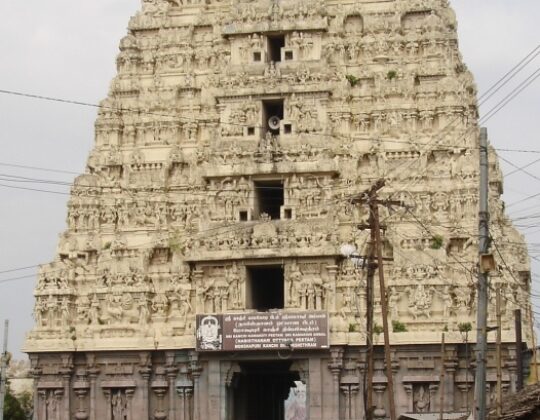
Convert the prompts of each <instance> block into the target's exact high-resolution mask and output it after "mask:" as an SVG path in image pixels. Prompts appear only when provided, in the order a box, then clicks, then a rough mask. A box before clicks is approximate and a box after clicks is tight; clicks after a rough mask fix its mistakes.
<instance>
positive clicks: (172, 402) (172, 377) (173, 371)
mask: <svg viewBox="0 0 540 420" xmlns="http://www.w3.org/2000/svg"><path fill="white" fill-rule="evenodd" d="M166 372H167V381H168V384H169V416H168V420H176V398H175V393H174V385H175V384H174V382H175V381H176V375H177V373H178V369H177V368H174V367H168V368H167V371H166Z"/></svg>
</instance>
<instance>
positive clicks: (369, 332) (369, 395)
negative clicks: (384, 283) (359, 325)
mask: <svg viewBox="0 0 540 420" xmlns="http://www.w3.org/2000/svg"><path fill="white" fill-rule="evenodd" d="M372 218H373V216H372V214H371V213H370V214H369V225H370V226H372V223H373V220H372ZM370 242H371V243H370V250H369V258H368V267H367V278H366V343H367V346H368V348H367V354H366V358H367V368H366V377H367V381H366V402H365V412H366V420H373V370H374V361H373V277H374V276H375V261H374V260H375V247H374V245H375V231H374V230H373V229H371V231H370Z"/></svg>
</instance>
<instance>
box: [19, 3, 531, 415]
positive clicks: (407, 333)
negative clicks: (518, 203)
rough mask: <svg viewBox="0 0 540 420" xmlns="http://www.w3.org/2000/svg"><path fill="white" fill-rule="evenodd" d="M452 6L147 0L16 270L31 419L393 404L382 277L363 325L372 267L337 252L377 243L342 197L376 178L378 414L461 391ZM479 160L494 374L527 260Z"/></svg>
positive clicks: (464, 171) (473, 136) (453, 406)
mask: <svg viewBox="0 0 540 420" xmlns="http://www.w3.org/2000/svg"><path fill="white" fill-rule="evenodd" d="M456 25H457V23H456V18H455V15H454V13H453V11H452V10H451V9H450V7H449V4H448V1H447V0H354V1H352V0H325V1H318V0H317V1H316V0H229V1H225V0H206V1H202V0H143V1H142V7H141V10H140V11H139V12H138V13H137V14H136V15H135V16H134V17H132V18H131V20H130V22H129V30H128V35H127V36H125V37H124V38H123V39H122V40H121V42H120V53H119V55H118V58H117V64H118V75H117V76H116V77H115V78H114V80H113V81H112V84H111V88H110V92H109V94H108V96H107V98H106V99H104V100H103V102H102V103H101V105H102V106H101V108H100V110H99V115H98V117H97V120H96V125H95V134H96V135H95V147H94V149H93V151H92V152H91V154H90V156H89V158H88V164H87V169H86V171H85V173H84V174H82V175H81V176H79V177H78V178H77V179H76V180H75V183H74V186H73V188H72V192H71V199H70V201H69V209H68V216H67V224H68V226H67V229H66V231H65V232H64V234H63V235H62V237H61V239H60V242H59V245H58V251H57V254H56V258H55V259H54V261H53V262H51V263H50V264H47V265H44V266H43V267H42V268H41V271H40V274H39V279H38V282H37V286H36V289H35V298H36V303H35V320H36V322H35V327H34V329H33V330H32V331H31V332H29V334H28V339H27V341H26V345H25V351H27V352H28V353H29V354H30V358H31V362H32V372H33V375H34V377H35V391H36V392H35V400H34V403H35V417H34V418H35V419H39V420H42V419H43V420H45V419H47V420H68V419H73V418H75V419H80V420H84V419H89V420H146V419H159V420H165V419H167V420H252V419H257V420H284V419H287V420H291V419H295V420H307V419H311V420H338V419H339V420H345V419H347V420H351V419H355V420H358V419H363V418H365V413H366V411H371V412H372V413H373V415H374V417H375V418H380V419H384V418H388V416H389V414H388V413H389V405H388V401H389V399H388V391H387V384H388V377H387V376H386V370H385V366H384V358H383V351H382V341H383V340H382V334H381V331H380V326H381V325H382V310H381V293H380V291H379V290H378V287H375V290H374V296H375V299H374V302H373V304H372V305H370V307H371V308H373V312H374V317H375V320H374V323H375V325H374V328H373V330H374V332H373V336H372V337H367V334H366V325H367V324H366V313H367V300H366V293H367V292H366V290H367V286H368V283H370V279H369V278H368V273H367V269H366V268H365V266H362V264H358V262H359V259H358V258H356V259H354V258H353V259H351V258H346V257H344V256H343V255H342V253H341V251H340V250H341V249H343V248H344V247H343V246H344V245H347V246H346V247H345V248H348V249H350V250H353V249H354V250H356V253H357V254H359V255H360V256H367V255H369V254H370V252H371V249H373V244H372V243H371V241H370V229H369V228H368V227H366V226H367V225H368V219H369V214H368V213H369V212H368V209H367V207H366V206H365V205H363V204H362V203H355V202H354V201H355V200H354V198H355V197H358V195H359V194H360V193H362V192H364V191H366V190H368V189H369V188H371V187H372V186H373V185H374V184H375V183H376V182H377V181H378V180H381V179H382V180H384V181H385V184H386V185H385V186H384V188H382V189H381V190H380V191H379V196H380V198H381V199H385V198H388V199H391V200H392V201H399V202H401V203H404V204H405V205H406V206H405V207H404V206H394V207H387V206H380V208H379V210H380V213H381V223H382V225H383V230H382V236H383V238H382V242H383V246H382V248H383V253H384V260H385V261H384V274H385V277H386V283H387V290H385V291H383V292H384V293H383V294H385V295H386V296H387V300H388V302H389V306H390V310H389V313H388V318H389V321H390V325H391V327H392V330H391V331H390V342H391V346H392V351H391V360H392V372H393V375H392V376H393V381H394V395H393V397H394V400H395V404H396V409H397V412H398V414H404V413H427V412H435V411H437V412H438V411H439V409H440V402H441V398H440V394H441V392H443V390H444V393H445V397H444V402H443V404H444V409H445V410H446V411H455V412H465V411H468V410H469V409H470V408H471V406H472V393H473V392H472V384H473V378H474V366H473V363H471V362H472V360H474V357H473V352H472V349H473V345H474V342H475V340H476V336H475V333H474V331H475V322H476V316H475V314H476V303H475V302H476V295H475V285H476V271H477V268H476V267H477V260H478V255H477V254H478V251H477V249H478V240H477V238H478V234H477V226H478V216H477V214H478V172H479V171H478V154H479V146H478V144H479V143H478V137H479V127H478V110H477V102H476V93H477V92H476V87H475V84H474V81H473V78H472V76H471V74H470V72H469V71H468V70H467V67H466V66H465V64H464V63H463V62H462V58H461V55H460V53H459V50H458V42H457V35H456ZM490 172H491V179H490V210H491V234H492V236H493V240H494V243H495V244H496V246H497V249H498V250H499V251H500V256H502V257H500V258H497V260H498V261H497V262H498V270H497V272H496V273H492V274H495V275H494V276H492V280H491V290H490V293H491V298H490V303H489V311H490V313H489V317H490V321H492V322H494V319H495V299H494V296H495V293H494V290H496V289H497V288H500V289H501V294H502V296H503V305H502V306H503V307H502V311H503V342H504V346H503V366H504V374H503V387H504V390H505V392H512V391H513V390H515V384H516V353H515V351H514V350H513V349H514V347H512V346H511V345H510V344H511V342H512V340H513V339H514V332H513V315H512V312H513V310H514V309H516V308H521V309H522V310H523V311H524V314H525V316H524V318H525V319H526V320H527V319H528V312H527V311H528V309H529V291H530V289H529V282H530V275H529V262H528V255H527V251H526V247H525V244H524V241H523V238H522V237H521V235H520V234H519V233H518V232H517V231H516V230H515V229H514V228H513V227H512V225H511V224H510V222H509V220H508V218H507V217H506V216H505V214H504V211H503V204H502V202H501V200H500V194H501V192H502V176H501V172H500V170H499V167H498V163H497V157H496V155H495V153H494V151H493V150H491V151H490ZM497 257H499V254H497ZM524 326H525V328H524V331H529V329H530V328H529V323H528V321H526V322H525V324H524ZM469 330H471V332H470V333H469ZM442 332H446V352H445V357H444V360H445V363H444V367H443V366H441V364H442V363H441V360H442V358H441V352H440V341H441V334H442ZM371 339H372V340H373V342H374V343H375V362H374V373H373V377H371V375H367V373H366V344H367V343H368V342H369V341H370V340H371ZM528 340H529V342H530V340H531V336H530V335H529V336H528ZM493 360H494V350H493V348H492V347H490V353H489V360H488V385H489V392H494V389H495V386H494V383H495V381H496V377H495V367H494V366H495V365H494V361H493ZM442 369H445V375H444V376H443V375H441V371H442ZM443 378H444V379H443ZM443 381H444V382H443ZM367 390H371V391H372V400H373V407H372V408H371V409H370V410H367V409H366V401H367V400H366V398H365V396H366V395H367V394H368V392H367Z"/></svg>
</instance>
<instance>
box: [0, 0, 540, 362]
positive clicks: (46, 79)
mask: <svg viewBox="0 0 540 420" xmlns="http://www.w3.org/2000/svg"><path fill="white" fill-rule="evenodd" d="M139 2H140V0H92V1H82V0H77V1H73V0H47V1H42V0H25V1H2V2H0V16H4V19H3V22H2V28H1V29H0V90H11V91H20V92H26V93H31V94H36V95H42V96H52V97H59V98H65V99H71V100H77V101H81V102H87V103H94V104H95V103H98V102H99V101H100V100H101V99H103V98H105V96H106V94H107V92H108V87H109V84H110V81H111V79H112V78H113V77H114V75H115V72H116V68H115V58H116V54H117V52H118V43H119V41H120V39H121V38H122V37H123V36H124V35H125V34H126V27H127V23H128V19H129V17H130V16H132V15H133V14H134V13H135V12H136V10H137V9H138V8H139V6H140V4H139ZM451 4H452V6H453V7H454V9H455V11H456V14H457V17H458V21H459V37H460V47H461V52H462V54H463V56H464V59H465V62H466V63H467V65H468V66H469V68H470V69H471V71H472V72H473V74H474V76H475V79H476V82H477V84H478V88H479V92H480V94H482V92H485V91H487V90H488V89H489V88H490V87H491V86H492V85H493V84H494V83H495V82H497V81H498V80H499V79H500V78H501V77H502V76H503V75H504V74H506V73H507V72H508V71H509V70H510V69H511V68H512V67H514V66H515V65H516V64H517V63H518V62H519V61H520V60H521V59H523V58H524V57H525V56H526V55H527V54H529V53H530V52H531V51H533V50H534V49H535V48H536V47H537V46H538V45H539V44H540V26H539V25H538V24H537V18H538V16H540V2H539V1H538V0H519V1H515V0H514V1H510V0H451ZM539 68H540V58H538V57H537V58H535V59H534V60H533V61H532V62H531V63H530V64H529V65H528V66H527V67H526V68H525V69H524V70H523V72H522V73H520V74H519V75H518V76H516V78H515V79H514V80H513V81H512V82H511V83H509V84H508V85H507V86H506V87H505V88H504V89H502V90H501V92H499V93H498V94H497V95H495V96H494V97H493V98H491V99H490V100H489V101H487V102H486V103H485V104H484V105H483V106H482V107H481V113H482V115H485V114H486V113H487V112H488V111H489V110H490V109H491V108H492V107H493V106H495V105H496V104H497V103H498V102H499V101H500V100H501V99H503V98H504V96H506V95H507V94H508V93H509V92H510V91H511V90H512V89H513V88H514V87H515V86H516V85H517V84H519V83H521V82H522V81H523V80H525V79H526V78H527V77H528V76H530V75H531V74H533V73H534V72H535V71H536V70H537V69H539ZM539 109H540V80H537V81H536V82H534V83H533V84H532V85H530V86H529V87H528V88H527V89H525V90H524V91H523V93H522V94H521V95H520V96H518V97H517V98H516V99H515V100H514V101H513V102H511V103H510V104H508V105H507V106H505V107H504V108H503V109H502V110H501V111H500V112H498V113H497V114H496V115H495V116H494V117H493V118H492V119H490V120H489V121H488V122H487V123H486V127H487V128H488V130H489V136H490V141H491V143H492V144H493V145H494V146H495V147H496V148H507V149H519V150H528V151H531V150H536V151H540V144H538V143H539V142H538V140H537V137H538V135H537V134H536V132H537V130H538V127H537V125H538V119H539V113H538V111H539ZM95 117H96V109H95V108H91V107H82V106H76V105H71V104H60V103H54V102H47V101H41V100H36V99H28V98H23V97H17V96H12V95H5V94H1V93H0V203H1V204H0V322H1V324H0V325H3V322H2V321H3V320H4V319H6V318H8V319H9V320H10V334H9V337H10V342H9V349H10V351H11V352H13V353H14V354H15V355H16V357H22V355H21V353H20V348H21V347H22V344H23V340H24V335H25V333H26V332H27V331H28V330H30V329H31V328H32V325H33V320H32V308H33V302H34V300H33V296H32V291H33V288H34V284H35V281H36V277H35V273H36V268H35V267H34V266H36V265H38V264H40V263H46V262H49V261H51V260H52V259H53V258H54V254H55V249H56V245H57V241H58V235H59V234H60V233H61V232H62V231H63V230H64V229H65V227H66V223H65V219H66V214H67V207H66V202H67V199H68V196H67V195H63V194H51V193H43V192H37V191H28V190H19V189H13V188H9V187H8V186H13V185H16V186H21V183H12V182H8V181H5V177H6V175H16V176H22V177H33V178H40V179H47V180H55V181H63V182H72V181H73V178H74V177H75V176H76V174H79V173H82V172H83V171H84V167H85V162H86V158H87V156H88V153H89V152H90V150H91V148H92V145H93V137H94V133H93V124H94V120H95ZM500 154H501V156H502V157H503V158H505V159H507V160H508V161H510V162H511V163H512V164H514V165H516V166H518V167H521V166H525V165H528V164H530V163H532V164H531V165H530V166H528V167H527V168H526V171H527V172H528V174H525V173H523V172H519V171H518V172H514V169H515V168H514V167H512V166H511V165H510V164H508V163H505V162H502V168H503V171H504V173H505V174H508V176H507V177H505V194H504V200H505V201H506V203H507V204H508V209H509V211H510V214H511V216H512V215H513V216H514V217H520V216H524V215H531V214H533V213H534V207H535V206H538V204H539V201H538V200H540V198H538V199H536V198H531V199H528V200H526V201H524V202H522V203H518V204H516V205H511V204H512V203H514V202H516V201H519V200H522V199H524V198H527V197H530V196H531V195H534V194H536V193H540V162H538V163H537V162H534V161H535V160H536V159H539V158H540V154H535V153H532V152H527V153H517V152H501V153H500ZM533 162H534V163H533ZM8 165H22V166H33V167H40V168H47V169H54V170H58V171H65V172H62V173H60V172H49V171H41V170H35V169H28V168H21V167H17V166H8ZM22 185H23V186H25V187H28V188H36V189H46V190H54V191H58V192H64V193H65V192H67V191H68V188H67V187H56V186H51V185H49V184H47V185H42V186H40V185H36V184H28V185H26V184H22ZM533 222H534V220H533ZM518 223H519V225H520V226H523V228H522V229H521V230H522V232H524V233H525V234H526V237H527V240H528V242H529V244H530V247H531V248H530V250H531V252H532V257H534V258H539V260H540V255H539V254H538V253H536V252H535V250H536V249H538V250H540V248H538V245H539V244H540V228H535V227H534V226H526V224H529V223H530V219H529V220H527V221H526V222H524V221H523V220H520V221H519V222H518ZM532 262H533V264H532V272H533V286H534V288H535V291H536V292H539V291H540V286H539V284H540V278H539V277H538V276H540V263H537V262H536V261H535V260H532ZM23 267H31V268H28V269H24V270H16V271H11V270H13V269H18V268H23ZM536 305H537V306H538V308H537V309H536V310H537V311H538V312H539V313H540V303H536Z"/></svg>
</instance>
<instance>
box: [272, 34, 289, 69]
mask: <svg viewBox="0 0 540 420" xmlns="http://www.w3.org/2000/svg"><path fill="white" fill-rule="evenodd" d="M283 47H285V35H270V36H269V37H268V61H273V62H274V63H278V62H280V61H281V49H282V48H283Z"/></svg>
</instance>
